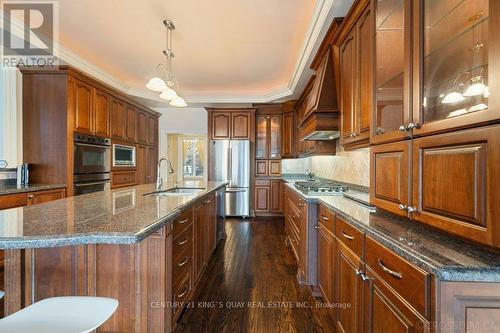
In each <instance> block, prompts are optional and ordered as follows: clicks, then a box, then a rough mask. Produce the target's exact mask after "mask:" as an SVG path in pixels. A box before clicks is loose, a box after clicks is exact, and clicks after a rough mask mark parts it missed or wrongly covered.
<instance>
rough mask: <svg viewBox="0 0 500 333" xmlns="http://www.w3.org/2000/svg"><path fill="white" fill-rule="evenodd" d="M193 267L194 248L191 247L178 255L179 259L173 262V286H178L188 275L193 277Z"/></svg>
mask: <svg viewBox="0 0 500 333" xmlns="http://www.w3.org/2000/svg"><path fill="white" fill-rule="evenodd" d="M192 266H193V247H192V246H189V247H187V248H186V249H185V250H184V251H182V252H179V253H177V258H175V259H173V260H172V285H173V286H174V287H176V286H178V285H179V283H180V282H181V280H183V279H184V278H185V276H186V275H191V271H192Z"/></svg>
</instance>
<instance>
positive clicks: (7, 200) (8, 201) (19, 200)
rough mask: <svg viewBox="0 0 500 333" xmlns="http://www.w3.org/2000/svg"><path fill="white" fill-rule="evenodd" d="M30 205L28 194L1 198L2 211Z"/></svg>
mask: <svg viewBox="0 0 500 333" xmlns="http://www.w3.org/2000/svg"><path fill="white" fill-rule="evenodd" d="M27 203H28V197H27V195H26V193H15V194H4V195H1V196H0V210H2V209H9V208H16V207H21V206H25V205H26V204H27Z"/></svg>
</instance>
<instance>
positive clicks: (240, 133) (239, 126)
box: [231, 112, 251, 140]
mask: <svg viewBox="0 0 500 333" xmlns="http://www.w3.org/2000/svg"><path fill="white" fill-rule="evenodd" d="M250 117H251V115H250V113H249V112H232V113H231V139H233V140H250V137H251V134H250V131H251V128H250V125H251V119H250Z"/></svg>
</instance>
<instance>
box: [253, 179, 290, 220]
mask: <svg viewBox="0 0 500 333" xmlns="http://www.w3.org/2000/svg"><path fill="white" fill-rule="evenodd" d="M282 183H283V182H282V180H270V179H256V180H255V186H254V210H255V214H256V215H258V216H267V215H282V214H283V206H284V204H283V199H284V197H283V185H282Z"/></svg>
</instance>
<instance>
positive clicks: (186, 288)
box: [177, 286, 189, 298]
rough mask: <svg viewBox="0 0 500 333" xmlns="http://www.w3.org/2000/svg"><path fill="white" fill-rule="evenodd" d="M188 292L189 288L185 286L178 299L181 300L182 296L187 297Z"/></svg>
mask: <svg viewBox="0 0 500 333" xmlns="http://www.w3.org/2000/svg"><path fill="white" fill-rule="evenodd" d="M188 290H189V287H188V286H185V287H184V290H183V291H182V292H181V293H180V294H179V295H177V298H181V297H182V296H184V295H186V293H187V292H188Z"/></svg>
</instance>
